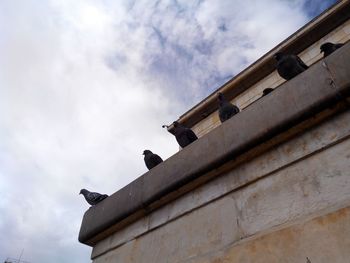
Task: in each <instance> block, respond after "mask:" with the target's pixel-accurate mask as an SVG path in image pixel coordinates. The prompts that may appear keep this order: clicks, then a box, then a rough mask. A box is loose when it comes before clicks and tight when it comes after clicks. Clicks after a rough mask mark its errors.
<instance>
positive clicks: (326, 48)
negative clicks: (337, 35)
mask: <svg viewBox="0 0 350 263" xmlns="http://www.w3.org/2000/svg"><path fill="white" fill-rule="evenodd" d="M342 46H344V44H341V43H339V44H333V43H331V42H326V43H324V44H322V45H321V47H320V49H321V52H320V53H322V52H323V57H324V58H325V57H327V56H329V55H330V54H332V53H333V52H334V51H336V50H337V49H338V48H341V47H342Z"/></svg>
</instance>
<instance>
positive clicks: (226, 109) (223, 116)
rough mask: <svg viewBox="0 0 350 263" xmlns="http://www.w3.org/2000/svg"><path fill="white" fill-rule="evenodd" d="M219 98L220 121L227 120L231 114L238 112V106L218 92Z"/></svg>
mask: <svg viewBox="0 0 350 263" xmlns="http://www.w3.org/2000/svg"><path fill="white" fill-rule="evenodd" d="M218 100H219V118H220V121H221V122H224V121H227V120H228V119H230V118H231V117H232V116H233V115H236V114H237V113H238V112H239V108H238V107H237V106H236V105H233V104H232V103H231V102H229V101H227V100H226V99H225V97H224V95H223V94H222V93H221V92H219V93H218Z"/></svg>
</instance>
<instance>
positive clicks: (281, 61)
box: [273, 52, 309, 80]
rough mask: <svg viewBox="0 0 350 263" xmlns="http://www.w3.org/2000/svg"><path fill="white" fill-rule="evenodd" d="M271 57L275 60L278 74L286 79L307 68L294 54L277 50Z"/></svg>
mask: <svg viewBox="0 0 350 263" xmlns="http://www.w3.org/2000/svg"><path fill="white" fill-rule="evenodd" d="M273 57H274V59H275V60H276V61H277V64H276V69H277V72H278V74H279V75H280V76H281V77H282V78H284V79H286V80H290V79H292V78H294V77H295V76H297V75H298V74H300V73H301V72H303V71H305V70H306V69H308V68H309V67H308V66H306V65H305V63H304V62H303V61H302V60H301V59H300V58H299V57H298V56H296V55H292V54H284V53H282V52H278V53H276V54H275V55H274V56H273Z"/></svg>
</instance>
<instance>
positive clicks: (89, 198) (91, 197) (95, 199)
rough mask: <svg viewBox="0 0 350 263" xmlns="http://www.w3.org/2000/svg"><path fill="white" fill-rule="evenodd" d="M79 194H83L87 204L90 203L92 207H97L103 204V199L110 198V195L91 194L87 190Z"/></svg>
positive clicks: (82, 190)
mask: <svg viewBox="0 0 350 263" xmlns="http://www.w3.org/2000/svg"><path fill="white" fill-rule="evenodd" d="M79 194H83V196H84V197H85V200H86V202H88V203H89V204H90V205H96V204H98V203H99V202H101V201H102V200H103V199H105V198H107V197H108V195H103V194H99V193H95V192H90V191H88V190H86V189H81V190H80V193H79Z"/></svg>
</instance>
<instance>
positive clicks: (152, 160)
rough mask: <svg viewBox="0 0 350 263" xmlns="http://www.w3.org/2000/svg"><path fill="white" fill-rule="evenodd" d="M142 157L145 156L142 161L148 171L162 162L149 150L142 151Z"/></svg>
mask: <svg viewBox="0 0 350 263" xmlns="http://www.w3.org/2000/svg"><path fill="white" fill-rule="evenodd" d="M143 155H144V156H145V157H144V160H145V164H146V166H147V168H148V170H151V169H152V168H153V167H155V166H157V165H158V164H160V163H161V162H163V159H162V158H160V157H159V155H157V154H155V153H152V152H151V151H150V150H144V151H143Z"/></svg>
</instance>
